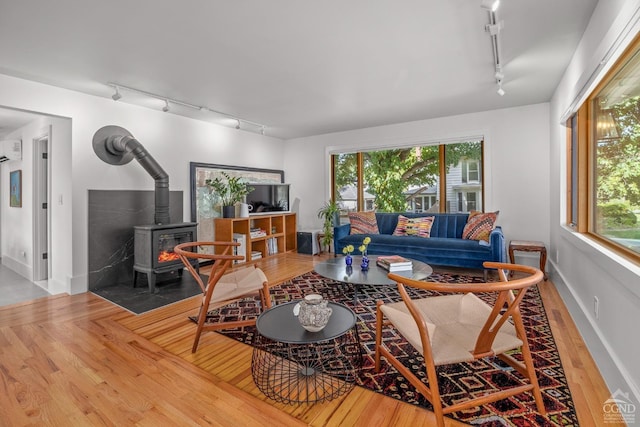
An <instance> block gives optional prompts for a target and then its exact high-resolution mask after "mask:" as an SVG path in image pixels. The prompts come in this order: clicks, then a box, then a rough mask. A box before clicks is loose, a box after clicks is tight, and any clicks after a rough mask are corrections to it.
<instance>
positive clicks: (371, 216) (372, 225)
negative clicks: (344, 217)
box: [349, 212, 380, 234]
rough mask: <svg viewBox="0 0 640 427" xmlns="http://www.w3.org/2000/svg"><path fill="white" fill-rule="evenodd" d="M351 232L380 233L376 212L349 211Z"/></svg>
mask: <svg viewBox="0 0 640 427" xmlns="http://www.w3.org/2000/svg"><path fill="white" fill-rule="evenodd" d="M349 222H350V223H351V234H380V232H379V231H378V221H376V213H375V212H349Z"/></svg>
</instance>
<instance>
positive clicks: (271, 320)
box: [251, 301, 362, 403]
mask: <svg viewBox="0 0 640 427" xmlns="http://www.w3.org/2000/svg"><path fill="white" fill-rule="evenodd" d="M297 303H298V301H293V302H289V303H285V304H280V305H277V306H275V307H272V308H271V309H269V310H267V311H265V312H263V313H262V314H261V315H260V317H258V320H257V321H256V329H257V330H258V335H257V336H256V338H255V343H254V348H253V357H252V360H251V374H252V376H253V381H254V382H255V384H256V386H257V387H258V388H259V389H260V391H262V392H263V393H264V394H265V395H266V396H267V397H269V398H271V399H273V400H275V401H278V402H284V403H314V402H325V401H328V400H331V399H334V398H336V397H338V396H340V395H342V394H344V393H346V392H348V391H349V390H351V388H353V386H354V385H355V379H356V375H357V374H358V371H359V369H360V367H361V366H362V353H361V350H360V340H359V337H358V330H357V324H356V315H355V313H354V312H353V311H352V310H351V309H349V308H348V307H346V306H344V305H342V304H338V303H334V302H329V304H328V306H329V307H331V309H332V310H333V312H332V314H331V317H330V318H329V323H328V324H327V326H325V327H324V329H322V330H321V331H319V332H309V331H307V330H305V329H304V328H303V327H302V326H301V325H300V322H298V319H297V318H296V316H295V315H294V314H293V308H294V307H295V305H296V304H297Z"/></svg>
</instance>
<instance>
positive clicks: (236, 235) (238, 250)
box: [233, 233, 247, 264]
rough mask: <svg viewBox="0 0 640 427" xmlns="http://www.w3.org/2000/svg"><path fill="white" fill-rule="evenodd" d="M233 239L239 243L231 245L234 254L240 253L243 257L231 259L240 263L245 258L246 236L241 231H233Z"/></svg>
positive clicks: (244, 260) (235, 262)
mask: <svg viewBox="0 0 640 427" xmlns="http://www.w3.org/2000/svg"><path fill="white" fill-rule="evenodd" d="M233 241H234V242H237V243H240V246H234V247H233V254H234V255H242V256H243V257H244V258H243V259H240V260H238V259H236V260H234V261H233V263H234V264H242V263H243V262H246V260H247V236H245V235H244V234H241V233H233Z"/></svg>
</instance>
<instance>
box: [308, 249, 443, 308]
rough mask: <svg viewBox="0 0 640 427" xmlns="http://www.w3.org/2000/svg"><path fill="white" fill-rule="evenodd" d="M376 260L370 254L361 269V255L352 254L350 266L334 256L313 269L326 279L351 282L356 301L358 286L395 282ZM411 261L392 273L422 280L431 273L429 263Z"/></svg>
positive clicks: (391, 283) (342, 259)
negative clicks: (406, 268)
mask: <svg viewBox="0 0 640 427" xmlns="http://www.w3.org/2000/svg"><path fill="white" fill-rule="evenodd" d="M377 260H378V257H377V256H376V255H370V256H369V269H368V270H362V269H361V268H360V263H361V261H362V257H361V256H354V257H353V265H351V266H347V265H346V263H345V262H344V257H335V258H329V259H327V260H326V261H323V262H319V263H317V264H315V265H314V266H313V269H314V270H315V272H316V273H318V274H319V275H321V276H322V277H326V278H327V279H333V280H336V281H338V282H344V283H351V284H353V285H354V286H355V291H354V293H353V301H354V303H356V302H357V301H358V288H359V287H360V286H361V285H395V283H396V282H394V281H393V280H391V279H389V276H388V275H389V272H388V271H387V270H385V269H384V268H382V267H378V266H377V265H376V261H377ZM411 261H412V263H413V268H412V269H411V270H404V271H394V274H397V275H399V276H404V277H409V278H411V279H414V280H424V279H426V278H427V277H429V276H430V275H431V273H433V268H431V266H430V265H429V264H427V263H424V262H421V261H416V260H413V259H412V260H411ZM349 267H351V268H349Z"/></svg>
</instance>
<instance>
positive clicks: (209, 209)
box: [189, 162, 284, 241]
mask: <svg viewBox="0 0 640 427" xmlns="http://www.w3.org/2000/svg"><path fill="white" fill-rule="evenodd" d="M189 168H190V178H191V221H193V222H197V223H198V240H202V241H211V240H215V234H214V229H213V219H214V218H219V217H222V208H221V206H220V203H219V201H218V198H217V196H216V195H215V194H214V193H213V192H212V191H211V189H210V188H208V187H207V185H206V184H205V182H206V180H207V179H215V178H216V177H220V176H222V175H221V174H222V172H224V173H226V174H227V175H229V176H232V177H236V176H237V177H240V178H242V179H243V180H244V181H245V182H249V183H252V184H259V183H265V184H267V183H268V184H273V183H275V184H277V183H283V182H284V171H282V170H274V169H259V168H248V167H242V166H231V165H217V164H212V163H196V162H190V163H189Z"/></svg>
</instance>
